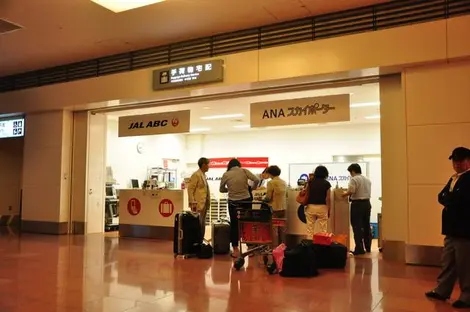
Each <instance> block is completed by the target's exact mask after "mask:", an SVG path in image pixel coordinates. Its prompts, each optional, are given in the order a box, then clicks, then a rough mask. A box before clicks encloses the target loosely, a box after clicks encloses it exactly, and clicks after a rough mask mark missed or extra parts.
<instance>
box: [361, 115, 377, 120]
mask: <svg viewBox="0 0 470 312" xmlns="http://www.w3.org/2000/svg"><path fill="white" fill-rule="evenodd" d="M364 118H365V119H380V115H371V116H366V117H364Z"/></svg>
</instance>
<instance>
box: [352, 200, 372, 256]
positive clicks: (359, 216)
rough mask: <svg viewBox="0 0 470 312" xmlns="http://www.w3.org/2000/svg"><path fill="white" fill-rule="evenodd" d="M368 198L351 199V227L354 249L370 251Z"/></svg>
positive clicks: (369, 208) (370, 236)
mask: <svg viewBox="0 0 470 312" xmlns="http://www.w3.org/2000/svg"><path fill="white" fill-rule="evenodd" d="M371 209H372V206H371V204H370V200H353V201H352V202H351V227H352V229H353V233H354V243H355V245H356V247H355V249H354V251H356V252H364V251H370V248H371V244H372V234H371V230H370V212H371Z"/></svg>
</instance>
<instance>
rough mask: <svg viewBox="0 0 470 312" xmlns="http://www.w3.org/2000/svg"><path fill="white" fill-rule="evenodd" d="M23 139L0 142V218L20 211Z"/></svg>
mask: <svg viewBox="0 0 470 312" xmlns="http://www.w3.org/2000/svg"><path fill="white" fill-rule="evenodd" d="M23 145H24V138H11V139H2V140H0V216H1V215H18V214H19V211H20V196H21V179H22V172H23Z"/></svg>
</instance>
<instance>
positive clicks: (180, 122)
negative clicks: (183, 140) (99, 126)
mask: <svg viewBox="0 0 470 312" xmlns="http://www.w3.org/2000/svg"><path fill="white" fill-rule="evenodd" d="M190 117H191V114H190V111H189V110H184V111H176V112H169V113H160V114H149V115H136V116H124V117H119V137H128V136H140V135H154V134H168V133H185V132H189V124H190Z"/></svg>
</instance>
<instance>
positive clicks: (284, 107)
mask: <svg viewBox="0 0 470 312" xmlns="http://www.w3.org/2000/svg"><path fill="white" fill-rule="evenodd" d="M349 104H350V95H349V94H340V95H329V96H321V97H309V98H301V99H290V100H282V101H269V102H259V103H252V104H251V105H250V118H251V119H250V125H251V127H252V128H257V127H273V126H289V125H301V124H315V123H327V122H341V121H349V120H350V118H351V116H350V108H349Z"/></svg>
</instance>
